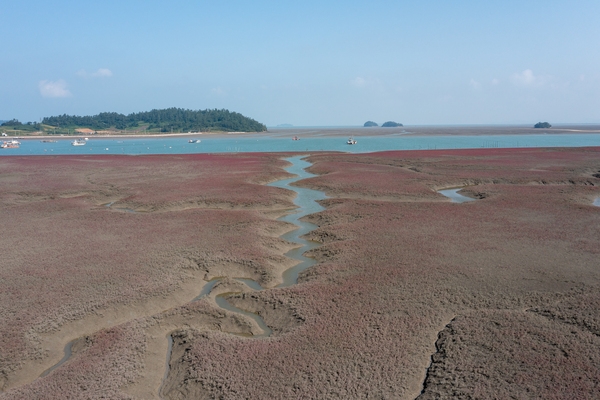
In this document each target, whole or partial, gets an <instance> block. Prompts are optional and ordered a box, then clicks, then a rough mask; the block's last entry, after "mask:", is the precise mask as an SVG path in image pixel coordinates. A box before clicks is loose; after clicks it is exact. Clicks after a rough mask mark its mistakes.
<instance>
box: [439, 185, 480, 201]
mask: <svg viewBox="0 0 600 400" xmlns="http://www.w3.org/2000/svg"><path fill="white" fill-rule="evenodd" d="M462 189H464V188H462V187H459V188H454V189H444V190H438V193H439V194H442V195H444V196H446V197H448V198H449V199H450V200H452V202H453V203H467V202H469V201H475V200H476V199H473V198H471V197H467V196H463V195H462V194H460V193H458V192H459V191H460V190H462Z"/></svg>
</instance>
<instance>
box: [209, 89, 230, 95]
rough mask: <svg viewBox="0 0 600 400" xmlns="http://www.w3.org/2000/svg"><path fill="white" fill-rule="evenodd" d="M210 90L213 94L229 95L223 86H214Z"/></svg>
mask: <svg viewBox="0 0 600 400" xmlns="http://www.w3.org/2000/svg"><path fill="white" fill-rule="evenodd" d="M210 92H211V93H212V94H214V95H215V96H226V95H227V92H226V91H225V90H223V89H221V87H216V88H212V89H211V90H210Z"/></svg>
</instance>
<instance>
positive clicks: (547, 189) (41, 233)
mask: <svg viewBox="0 0 600 400" xmlns="http://www.w3.org/2000/svg"><path fill="white" fill-rule="evenodd" d="M310 161H311V162H312V163H313V167H311V169H310V171H311V172H312V173H315V174H318V175H319V176H318V177H315V178H310V179H307V180H304V181H301V182H299V183H297V185H304V186H306V187H311V188H315V189H318V190H322V191H324V192H325V193H326V194H327V195H328V196H329V198H328V199H327V200H324V201H322V205H324V206H325V207H326V210H325V211H323V212H320V213H318V214H315V215H312V216H310V217H308V219H309V220H310V221H311V222H313V223H315V224H317V225H318V226H319V228H318V229H317V230H315V231H313V232H311V233H310V234H309V238H310V239H313V240H316V241H319V242H320V243H322V245H321V246H320V247H318V248H316V249H314V250H312V251H311V252H310V254H309V255H310V256H312V257H315V258H316V259H317V260H318V264H317V265H315V266H314V267H312V268H310V269H309V270H307V271H305V272H304V273H303V274H302V275H301V276H300V283H299V285H296V286H294V287H289V288H275V286H276V285H277V284H278V279H279V278H278V276H280V269H281V264H282V263H284V264H285V260H284V257H283V254H284V253H285V251H287V250H289V248H290V245H289V243H286V242H285V241H282V240H280V239H278V237H279V235H280V234H282V233H283V232H285V231H286V230H287V229H289V226H287V225H286V224H285V223H281V222H277V221H276V218H277V217H278V216H279V215H281V214H282V213H284V212H285V210H287V209H290V208H291V207H292V206H293V205H292V203H291V198H290V194H289V193H288V192H286V191H283V190H279V189H276V188H270V187H267V186H264V183H267V182H270V181H272V180H274V179H277V178H281V177H284V176H285V173H284V172H283V169H282V167H283V166H284V164H285V163H284V162H283V161H280V160H279V159H278V158H277V156H275V155H260V156H258V155H228V156H210V155H205V156H156V157H122V158H121V157H114V158H107V157H79V158H78V157H58V158H43V159H42V158H35V157H30V158H10V159H8V158H7V159H0V201H1V202H2V209H3V213H4V214H5V217H4V221H3V222H4V223H5V225H3V226H6V227H7V228H6V229H7V231H6V232H8V233H7V234H5V237H4V239H3V240H4V245H5V249H14V251H10V252H6V253H7V254H5V256H4V259H3V262H2V264H1V265H2V268H0V273H1V274H2V277H1V278H2V279H0V285H2V287H1V288H0V289H1V290H0V296H1V297H0V302H1V304H2V305H3V307H2V309H1V310H2V311H1V312H2V314H0V318H1V319H2V321H1V323H0V329H1V330H2V332H0V333H1V334H0V338H1V339H0V340H1V342H0V351H1V357H0V360H1V362H2V364H0V368H1V369H0V385H3V389H4V390H5V391H4V392H3V393H0V398H2V399H4V398H6V399H9V398H10V399H12V398H68V397H70V398H102V397H104V398H107V397H108V398H158V391H159V388H160V385H161V384H162V378H163V376H164V362H165V359H164V355H165V353H166V351H167V345H168V342H167V341H166V336H167V335H172V336H173V351H172V356H171V362H170V365H171V370H170V373H169V378H168V379H167V381H166V382H165V383H164V387H163V393H164V397H165V398H170V399H196V398H226V399H237V398H264V399H267V398H269V399H270V398H277V399H286V398H367V397H369V398H399V399H414V398H416V397H420V398H450V397H458V398H509V397H517V398H590V399H591V398H595V397H596V395H597V393H598V391H599V389H600V388H599V382H600V367H599V366H600V353H599V352H598V350H597V349H599V348H600V346H599V345H600V342H599V340H598V338H599V337H600V311H599V310H600V295H599V294H598V293H600V266H599V263H598V259H599V258H600V249H599V248H598V243H600V208H598V207H596V206H594V205H593V201H594V199H596V198H598V197H599V196H600V187H599V186H600V177H599V176H598V174H599V173H600V149H599V148H589V149H512V150H508V149H481V150H454V151H411V152H389V153H376V154H360V155H349V154H319V155H313V156H311V157H310ZM217 175H218V176H219V179H218V180H217V179H215V178H214V177H215V176H217ZM455 187H465V188H464V189H463V190H462V191H461V193H463V194H465V195H467V196H469V197H471V198H475V199H477V201H473V202H469V203H464V204H455V203H452V202H451V201H450V200H449V199H447V198H446V197H444V196H442V195H441V194H439V193H437V192H436V191H437V190H440V189H446V188H455ZM112 201H116V203H115V204H114V205H113V206H112V207H111V208H113V207H117V208H119V207H121V208H130V209H133V210H135V211H136V213H125V212H118V211H115V210H110V209H107V208H106V207H104V206H103V205H104V204H107V203H110V202H112ZM81 249H85V250H86V251H82V250H81ZM218 276H230V277H241V278H249V279H253V280H256V281H258V282H260V283H261V285H262V286H263V287H269V288H271V289H269V290H265V291H260V292H255V291H253V290H252V289H251V288H249V287H248V286H247V285H245V284H243V283H242V282H239V281H235V280H226V281H224V282H223V283H222V284H220V285H219V286H218V288H217V287H216V288H215V290H214V292H212V291H211V293H210V294H209V295H207V296H205V297H203V298H202V299H199V300H198V301H195V302H192V303H189V301H191V300H192V299H194V298H195V297H196V296H197V295H198V294H199V293H200V290H201V288H202V286H203V285H204V283H206V282H207V281H208V280H209V279H211V278H213V277H218ZM186 282H192V283H193V282H197V283H198V290H197V291H196V292H195V293H189V296H188V297H189V298H188V299H187V302H188V304H186V305H184V306H175V305H173V306H169V307H166V306H165V307H163V309H160V308H161V307H159V306H156V307H154V306H150V305H151V304H153V303H152V301H153V300H157V299H161V298H165V299H169V298H173V296H174V295H175V294H178V293H184V292H185V291H183V289H182V288H183V287H184V286H185V283H186ZM191 286H193V285H191ZM244 288H245V289H244ZM238 290H244V291H245V293H243V294H238V295H234V296H230V297H229V301H230V302H231V303H232V304H234V305H236V306H237V307H240V308H243V309H246V310H248V311H251V312H255V313H258V314H259V315H261V317H262V318H263V320H264V321H265V322H266V323H267V325H268V326H269V327H270V328H271V329H272V331H273V334H272V336H271V337H269V338H252V337H251V336H252V335H253V334H259V333H260V332H261V331H260V329H259V328H258V327H257V326H256V325H255V324H254V323H253V321H252V320H247V319H244V318H243V317H242V316H239V315H234V314H230V313H227V312H225V311H223V310H221V309H219V308H218V307H217V306H216V303H215V302H214V296H216V295H217V294H218V293H227V292H233V291H238ZM186 293H187V292H186ZM169 296H171V297H169ZM182 297H186V296H183V295H182ZM172 303H173V304H175V303H176V301H175V300H172ZM136 304H150V305H149V306H148V309H147V310H146V311H147V312H146V314H144V313H141V312H139V310H138V309H137V308H135V305H136ZM156 304H160V302H157V303H156ZM182 304H185V301H184V302H183V303H182ZM121 307H123V308H122V311H121V312H120V313H117V312H116V311H114V310H118V309H121ZM127 307H133V309H134V310H138V311H135V312H134V313H133V314H132V317H131V318H130V319H126V318H124V315H125V314H126V310H128V308H127ZM111 313H112V314H111ZM100 314H104V315H107V316H109V315H116V316H120V317H123V318H122V319H119V321H121V322H118V323H116V324H112V325H111V324H110V323H106V322H102V318H100V320H101V321H100V322H97V323H96V326H92V327H91V328H90V331H89V332H84V333H83V334H79V333H78V334H77V336H76V337H70V336H69V335H65V334H64V333H65V332H68V329H67V330H65V329H66V327H69V326H72V324H76V322H77V321H80V320H84V319H85V318H90V315H91V316H100ZM101 322H102V323H101ZM73 326H74V325H73ZM226 332H236V333H239V334H245V335H246V336H248V337H241V336H237V335H230V334H228V333H226ZM58 333H61V337H62V336H64V341H62V342H60V341H59V342H58V343H57V344H56V345H55V346H54V347H56V349H58V350H57V354H56V357H54V358H55V359H54V361H51V360H50V358H52V357H51V355H52V352H53V349H52V348H50V347H51V346H50V344H49V343H50V342H49V341H48V340H46V339H47V338H53V337H55V336H53V335H57V334H58ZM76 338H80V340H79V341H78V342H77V343H78V346H76V347H77V348H76V349H73V352H74V354H73V356H72V359H71V361H69V362H67V363H65V364H64V365H62V366H60V367H59V368H57V369H55V370H54V371H52V373H50V374H48V375H47V376H45V377H43V378H37V376H39V375H36V376H35V377H30V380H27V379H25V378H23V379H22V380H21V381H19V382H20V383H18V382H17V381H18V380H17V379H16V377H17V376H20V375H19V374H20V373H22V372H23V371H27V370H28V368H29V369H30V370H32V371H33V370H36V369H35V368H33V367H32V366H31V365H37V364H36V363H38V364H39V368H38V370H41V371H40V373H41V372H43V371H44V370H46V369H47V368H48V367H49V366H51V365H53V364H54V363H56V362H58V361H59V360H60V359H61V358H62V354H61V352H62V350H63V348H64V345H65V344H66V343H68V342H69V341H70V340H73V339H76ZM161 346H163V347H164V348H162V347H161ZM48 364H49V365H48ZM152 365H158V366H159V367H158V368H156V371H153V368H152ZM25 375H26V374H25ZM17 383H18V384H17Z"/></svg>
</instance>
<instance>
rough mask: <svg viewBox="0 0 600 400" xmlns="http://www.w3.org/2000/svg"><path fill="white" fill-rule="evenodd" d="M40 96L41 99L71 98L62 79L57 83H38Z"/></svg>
mask: <svg viewBox="0 0 600 400" xmlns="http://www.w3.org/2000/svg"><path fill="white" fill-rule="evenodd" d="M39 88H40V94H41V95H42V96H43V97H69V96H72V94H71V92H70V91H69V89H67V82H65V81H64V80H62V79H59V80H57V81H46V80H44V81H40V83H39Z"/></svg>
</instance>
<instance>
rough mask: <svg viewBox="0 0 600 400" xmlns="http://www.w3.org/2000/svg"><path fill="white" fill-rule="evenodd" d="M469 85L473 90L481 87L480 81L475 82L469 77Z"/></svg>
mask: <svg viewBox="0 0 600 400" xmlns="http://www.w3.org/2000/svg"><path fill="white" fill-rule="evenodd" d="M469 86H470V87H471V89H473V90H479V89H481V83H479V82H477V81H476V80H475V79H471V80H470V81H469Z"/></svg>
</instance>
